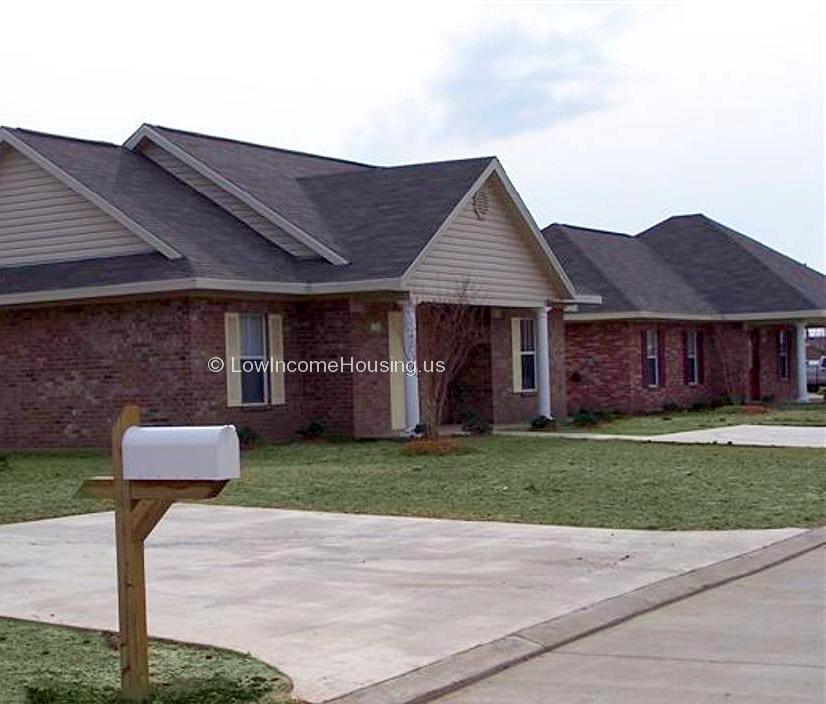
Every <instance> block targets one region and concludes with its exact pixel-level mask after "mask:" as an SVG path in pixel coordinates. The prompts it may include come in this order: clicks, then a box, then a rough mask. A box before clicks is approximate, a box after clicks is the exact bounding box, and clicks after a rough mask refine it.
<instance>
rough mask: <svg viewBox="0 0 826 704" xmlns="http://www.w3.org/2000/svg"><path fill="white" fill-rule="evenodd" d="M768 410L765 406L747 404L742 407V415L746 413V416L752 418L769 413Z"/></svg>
mask: <svg viewBox="0 0 826 704" xmlns="http://www.w3.org/2000/svg"><path fill="white" fill-rule="evenodd" d="M768 410H769V409H768V408H766V407H765V406H760V405H758V404H756V403H747V404H745V405H743V406H740V413H745V414H746V415H750V416H757V415H760V414H761V413H768Z"/></svg>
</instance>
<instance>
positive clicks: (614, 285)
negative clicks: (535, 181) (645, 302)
mask: <svg viewBox="0 0 826 704" xmlns="http://www.w3.org/2000/svg"><path fill="white" fill-rule="evenodd" d="M552 224H553V225H557V226H559V227H560V228H561V229H562V231H563V232H564V233H565V235H566V236H567V237H568V241H569V242H570V243H571V246H572V247H573V248H574V249H576V250H577V252H579V255H580V256H581V257H582V258H583V259H584V260H585V261H587V262H588V263H589V264H590V265H591V266H592V267H594V269H596V270H597V271H598V272H599V274H600V275H601V276H602V277H603V278H604V279H605V280H606V281H607V282H608V283H609V284H611V287H612V288H613V289H614V290H615V291H616V292H617V293H618V294H619V296H620V297H621V298H622V300H624V301H625V302H626V303H627V304H628V305H630V306H633V307H634V309H638V308H639V306H638V305H637V304H636V302H635V301H632V300H631V299H630V298H629V297H628V296H627V295H626V294H625V291H623V289H622V287H621V286H620V285H619V284H617V282H616V281H615V280H614V279H613V278H612V277H611V276H609V275H608V274H607V273H606V272H605V270H604V269H603V268H602V267H601V266H600V265H599V264H598V263H597V262H596V261H594V260H593V259H592V258H591V257H589V256H588V253H587V252H586V251H585V250H584V249H582V247H580V246H579V244H578V243H577V242H576V236H575V235H573V234H572V233H571V232H569V230H568V226H567V225H565V224H563V223H552ZM548 227H550V225H549V226H548ZM549 244H550V243H549Z"/></svg>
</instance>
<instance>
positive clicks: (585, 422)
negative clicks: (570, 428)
mask: <svg viewBox="0 0 826 704" xmlns="http://www.w3.org/2000/svg"><path fill="white" fill-rule="evenodd" d="M571 423H573V424H574V425H576V426H579V427H581V428H587V427H588V426H591V425H596V424H597V423H599V416H598V415H597V414H596V413H594V412H593V411H589V410H587V409H585V408H583V409H580V410H579V411H577V412H576V413H575V414H574V415H573V417H572V418H571Z"/></svg>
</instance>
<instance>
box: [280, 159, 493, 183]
mask: <svg viewBox="0 0 826 704" xmlns="http://www.w3.org/2000/svg"><path fill="white" fill-rule="evenodd" d="M495 159H496V157H495V156H491V157H487V156H484V157H470V158H467V159H446V160H444V161H423V162H421V163H414V164H399V165H398V166H375V167H373V168H372V169H368V170H365V171H342V172H340V173H337V174H316V175H314V176H297V177H296V179H295V180H296V181H298V182H299V183H301V182H302V181H315V180H318V179H326V178H352V177H355V176H367V175H371V174H378V173H385V172H387V171H396V170H398V169H414V168H416V167H424V166H442V165H444V164H459V163H468V162H471V161H479V162H484V163H485V165H486V166H487V165H488V164H490V162H491V161H493V160H495Z"/></svg>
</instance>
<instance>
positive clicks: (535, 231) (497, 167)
mask: <svg viewBox="0 0 826 704" xmlns="http://www.w3.org/2000/svg"><path fill="white" fill-rule="evenodd" d="M494 173H495V174H496V175H497V176H498V177H499V180H500V182H501V183H502V185H503V187H504V188H505V192H506V193H507V194H508V196H509V197H510V199H511V201H512V202H513V203H514V205H515V206H516V209H517V210H518V211H519V214H520V215H521V216H522V218H523V219H524V220H525V222H526V223H527V225H528V229H529V231H530V233H531V235H532V236H533V238H534V240H535V241H536V243H537V245H538V246H539V249H540V251H541V252H542V253H543V254H544V256H545V258H546V261H547V263H548V265H549V266H550V268H551V269H552V270H553V271H554V273H555V274H556V275H557V276H558V277H559V279H560V281H561V282H562V286H563V288H564V289H565V290H566V292H567V293H568V294H569V295H570V296H571V299H574V298H576V297H577V296H578V294H577V292H576V289H575V288H574V285H573V283H572V282H571V280H570V279H569V278H568V275H567V274H566V273H565V270H564V269H563V268H562V265H561V264H560V263H559V260H558V259H557V258H556V255H555V254H554V253H553V252H552V251H551V248H550V247H549V246H548V243H547V242H546V241H545V238H544V237H543V236H542V232H541V231H540V230H539V227H538V226H537V224H536V221H535V220H534V219H533V216H532V215H531V214H530V212H529V211H528V209H527V208H526V207H525V203H524V202H523V201H522V198H521V197H520V196H519V194H518V193H517V192H516V189H515V188H514V187H513V184H512V183H511V182H510V179H509V178H508V176H507V174H506V173H505V170H504V169H503V168H502V165H501V164H500V163H499V160H498V159H497V158H495V157H494V158H492V159H491V162H490V164H489V165H488V166H487V167H486V168H485V170H484V171H483V172H482V173H481V174H480V175H479V177H478V178H477V179H476V180H475V181H474V182H473V185H471V187H470V188H469V189H468V191H467V193H465V195H464V196H462V198H461V200H459V202H458V203H457V204H456V205H455V206H454V207H453V210H451V211H450V213H449V214H448V216H447V218H445V221H444V222H443V223H442V224H441V225H440V226H439V229H438V230H436V234H434V235H433V237H431V238H430V240H429V241H428V243H427V244H426V245H425V246H424V247H423V248H422V250H421V251H420V252H419V254H418V255H417V256H416V258H415V259H414V260H413V262H412V263H411V264H410V266H409V267H407V270H406V271H405V272H404V274H403V275H402V279H403V281H404V282H405V283H407V282H408V281H409V279H410V278H411V277H412V275H413V273H414V272H415V271H416V268H417V267H418V265H419V263H420V262H421V261H422V260H423V259H424V258H425V257H426V256H427V252H428V251H429V250H430V249H432V248H433V246H434V245H435V243H436V242H438V241H439V238H440V237H441V236H442V234H443V233H444V232H445V231H447V229H448V228H449V227H450V226H451V225H452V224H453V221H454V220H455V219H456V218H457V217H458V216H459V214H460V213H461V212H462V211H463V210H464V209H465V207H466V206H467V204H468V202H469V201H470V199H471V198H472V197H473V194H474V193H476V191H477V190H479V188H480V187H481V186H482V184H483V183H485V181H487V180H488V178H489V177H490V176H491V174H494ZM601 302H602V300H601V299H600V303H601Z"/></svg>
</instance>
